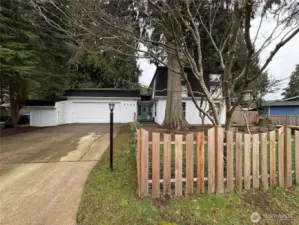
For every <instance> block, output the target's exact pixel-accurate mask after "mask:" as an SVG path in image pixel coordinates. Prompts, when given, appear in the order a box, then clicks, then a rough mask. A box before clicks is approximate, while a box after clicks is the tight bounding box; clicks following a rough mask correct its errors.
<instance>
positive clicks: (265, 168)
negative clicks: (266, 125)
mask: <svg viewBox="0 0 299 225" xmlns="http://www.w3.org/2000/svg"><path fill="white" fill-rule="evenodd" d="M261 155H262V157H261V160H262V163H261V166H262V184H263V188H264V189H268V187H269V181H268V147H267V133H262V134H261Z"/></svg>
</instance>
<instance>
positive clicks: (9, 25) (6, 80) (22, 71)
mask: <svg viewBox="0 0 299 225" xmlns="http://www.w3.org/2000/svg"><path fill="white" fill-rule="evenodd" d="M0 7H1V9H0V24H1V26H0V32H1V35H0V42H1V43H0V70H1V81H2V83H1V85H2V87H6V88H8V90H9V96H10V107H11V118H12V122H13V125H14V127H17V123H18V119H19V110H20V109H21V107H22V105H23V104H24V102H25V100H26V98H27V90H28V88H29V86H30V83H31V82H32V77H33V76H34V73H35V68H36V63H37V62H38V58H37V52H36V49H35V47H34V46H35V45H36V42H37V38H38V37H37V36H36V35H35V34H34V32H33V30H32V26H31V24H30V22H28V21H27V20H26V19H24V18H25V15H26V13H27V12H26V10H25V7H24V5H22V4H21V3H20V2H19V1H17V0H7V1H1V3H0Z"/></svg>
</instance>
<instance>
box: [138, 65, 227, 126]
mask: <svg viewBox="0 0 299 225" xmlns="http://www.w3.org/2000/svg"><path fill="white" fill-rule="evenodd" d="M185 72H186V74H187V77H188V80H189V82H190V84H191V89H192V90H193V91H194V96H195V99H196V101H197V103H198V104H199V105H201V102H202V108H203V109H205V110H206V111H207V112H208V111H209V104H208V102H207V101H206V100H205V98H204V97H202V94H201V93H200V90H201V88H200V85H199V83H198V81H197V79H196V77H195V76H194V74H193V73H192V71H191V69H188V68H186V69H185ZM167 78H168V70H167V68H166V67H157V69H156V72H155V74H154V76H153V79H152V81H151V83H150V90H151V93H150V94H147V95H143V96H141V101H139V104H138V109H139V110H138V119H139V120H145V119H147V118H149V119H152V120H153V121H154V122H156V123H158V124H162V123H163V120H164V114H165V108H166V99H167ZM204 79H205V83H206V85H207V87H208V88H209V89H210V91H211V93H212V96H213V97H214V99H215V100H216V105H217V106H218V110H219V114H220V119H221V123H222V124H224V123H225V107H224V105H223V104H221V102H222V90H221V88H220V78H219V75H218V74H208V75H206V76H205V77H204ZM181 85H182V91H181V93H182V104H183V111H184V117H185V118H186V120H187V122H188V123H189V124H192V125H199V124H202V119H201V117H200V113H199V111H198V109H197V108H196V106H195V104H194V103H193V101H192V99H191V95H190V93H189V92H188V91H187V87H186V85H185V83H184V81H183V80H182V84H181ZM204 123H205V124H211V121H210V120H209V119H208V118H207V117H205V119H204Z"/></svg>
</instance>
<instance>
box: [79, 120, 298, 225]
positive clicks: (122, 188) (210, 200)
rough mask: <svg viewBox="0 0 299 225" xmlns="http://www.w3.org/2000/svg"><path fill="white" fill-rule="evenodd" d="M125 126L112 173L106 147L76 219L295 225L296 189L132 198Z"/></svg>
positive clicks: (132, 168)
mask: <svg viewBox="0 0 299 225" xmlns="http://www.w3.org/2000/svg"><path fill="white" fill-rule="evenodd" d="M131 138H132V136H131V134H130V131H129V127H127V126H124V127H122V128H121V129H120V131H119V133H118V135H117V136H116V137H115V139H114V143H115V144H114V165H115V167H114V172H113V173H110V170H109V151H106V152H105V153H104V155H103V156H102V158H101V160H100V161H99V163H98V164H97V165H96V166H95V167H94V169H93V170H92V172H91V173H90V175H89V178H88V181H87V183H86V186H85V190H84V193H83V196H82V201H81V203H80V207H79V211H78V214H77V223H78V224H84V225H93V224H117V225H122V224H130V225H132V224H138V225H139V224H160V225H174V224H190V225H191V224H197V225H199V224H222V225H226V224H227V225H228V224H242V225H243V224H252V222H251V219H250V216H251V214H252V213H253V212H259V213H260V214H261V215H262V218H263V219H262V221H261V222H260V224H299V188H298V187H296V188H292V189H287V190H285V189H280V188H278V189H269V190H268V191H262V190H253V191H247V192H245V191H243V192H233V193H230V194H228V195H224V196H215V195H208V194H196V195H194V196H192V197H181V198H177V199H154V200H152V199H150V198H145V199H142V200H141V199H138V198H136V186H137V183H136V155H135V153H134V151H133V150H132V149H130V148H131V147H130V142H131Z"/></svg>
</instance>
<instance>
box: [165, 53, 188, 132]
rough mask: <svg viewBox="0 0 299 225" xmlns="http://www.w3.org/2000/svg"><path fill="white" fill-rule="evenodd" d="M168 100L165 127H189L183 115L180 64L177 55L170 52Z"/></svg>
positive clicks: (181, 128) (178, 128) (180, 128)
mask: <svg viewBox="0 0 299 225" xmlns="http://www.w3.org/2000/svg"><path fill="white" fill-rule="evenodd" d="M168 67H169V68H172V69H173V70H175V71H177V73H176V72H174V71H172V70H170V69H168V80H167V102H166V109H165V118H164V122H163V127H165V128H168V129H175V130H184V129H187V128H188V127H189V125H188V123H187V121H186V119H185V118H184V115H183V106H182V93H181V74H180V72H181V71H180V66H179V63H178V60H177V58H176V56H175V55H173V54H170V53H169V54H168Z"/></svg>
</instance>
